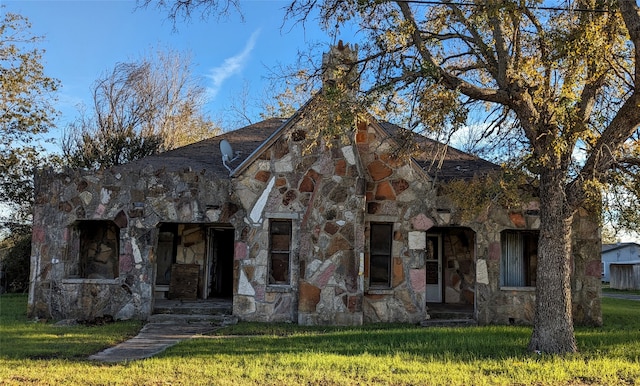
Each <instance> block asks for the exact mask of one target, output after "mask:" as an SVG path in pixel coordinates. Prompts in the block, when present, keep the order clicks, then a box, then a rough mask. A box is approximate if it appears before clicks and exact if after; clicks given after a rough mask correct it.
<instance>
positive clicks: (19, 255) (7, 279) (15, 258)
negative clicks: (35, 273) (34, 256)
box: [0, 232, 31, 293]
mask: <svg viewBox="0 0 640 386" xmlns="http://www.w3.org/2000/svg"><path fill="white" fill-rule="evenodd" d="M30 261H31V232H27V233H24V234H22V233H15V232H14V233H13V234H12V235H11V237H8V238H6V239H4V240H2V241H1V242H0V271H1V272H0V293H2V291H7V292H26V291H27V290H28V289H29V263H30Z"/></svg>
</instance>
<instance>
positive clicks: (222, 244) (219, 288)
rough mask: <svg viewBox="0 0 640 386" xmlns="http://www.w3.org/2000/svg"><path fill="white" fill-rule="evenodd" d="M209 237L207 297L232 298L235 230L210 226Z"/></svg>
mask: <svg viewBox="0 0 640 386" xmlns="http://www.w3.org/2000/svg"><path fill="white" fill-rule="evenodd" d="M207 239H208V243H207V244H208V252H207V254H208V259H207V261H208V265H209V267H208V270H207V272H209V274H208V275H207V284H206V287H205V288H206V293H207V298H231V297H232V296H233V253H234V250H233V249H234V248H233V247H234V239H235V232H234V230H233V229H225V228H209V229H208V236H207Z"/></svg>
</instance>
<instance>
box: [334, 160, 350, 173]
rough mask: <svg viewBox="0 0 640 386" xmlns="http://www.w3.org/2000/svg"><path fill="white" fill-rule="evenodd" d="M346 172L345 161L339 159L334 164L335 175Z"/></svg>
mask: <svg viewBox="0 0 640 386" xmlns="http://www.w3.org/2000/svg"><path fill="white" fill-rule="evenodd" d="M346 172H347V161H345V160H343V159H339V160H337V161H336V164H335V174H336V175H337V176H344V175H345V174H346Z"/></svg>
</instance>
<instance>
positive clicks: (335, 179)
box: [331, 176, 342, 183]
mask: <svg viewBox="0 0 640 386" xmlns="http://www.w3.org/2000/svg"><path fill="white" fill-rule="evenodd" d="M331 179H332V180H333V182H337V183H341V182H342V177H340V176H333V177H331Z"/></svg>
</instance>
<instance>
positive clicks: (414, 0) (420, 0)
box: [396, 0, 611, 13]
mask: <svg viewBox="0 0 640 386" xmlns="http://www.w3.org/2000/svg"><path fill="white" fill-rule="evenodd" d="M396 2H398V3H409V4H423V5H455V6H460V7H481V6H483V5H486V4H476V3H467V2H461V1H460V2H458V1H435V0H396ZM528 8H533V9H537V10H541V11H566V12H592V13H607V12H611V10H608V9H594V8H567V7H546V6H539V7H528Z"/></svg>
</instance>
